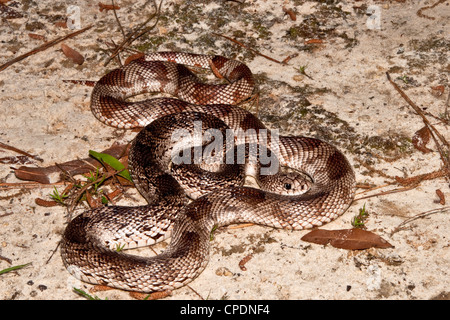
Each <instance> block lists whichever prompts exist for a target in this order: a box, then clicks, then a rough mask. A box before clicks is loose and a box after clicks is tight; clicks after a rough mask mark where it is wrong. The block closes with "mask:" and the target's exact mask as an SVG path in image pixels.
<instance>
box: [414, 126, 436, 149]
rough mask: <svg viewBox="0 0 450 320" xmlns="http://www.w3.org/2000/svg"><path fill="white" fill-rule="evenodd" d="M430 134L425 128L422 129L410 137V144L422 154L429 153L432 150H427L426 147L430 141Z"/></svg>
mask: <svg viewBox="0 0 450 320" xmlns="http://www.w3.org/2000/svg"><path fill="white" fill-rule="evenodd" d="M430 137H431V133H430V129H428V127H427V126H425V127H423V128H422V129H420V130H418V131H416V133H414V135H413V137H412V144H413V145H414V147H415V148H416V149H417V150H419V151H421V152H423V153H429V152H431V151H432V150H431V149H428V148H427V147H426V145H427V144H428V142H429V141H430Z"/></svg>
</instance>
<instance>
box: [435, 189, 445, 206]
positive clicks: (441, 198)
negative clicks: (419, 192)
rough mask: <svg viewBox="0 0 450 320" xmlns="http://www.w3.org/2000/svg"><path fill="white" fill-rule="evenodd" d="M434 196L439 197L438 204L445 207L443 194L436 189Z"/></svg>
mask: <svg viewBox="0 0 450 320" xmlns="http://www.w3.org/2000/svg"><path fill="white" fill-rule="evenodd" d="M436 194H437V196H438V197H439V203H440V204H442V205H445V196H444V193H443V192H442V191H441V189H437V190H436Z"/></svg>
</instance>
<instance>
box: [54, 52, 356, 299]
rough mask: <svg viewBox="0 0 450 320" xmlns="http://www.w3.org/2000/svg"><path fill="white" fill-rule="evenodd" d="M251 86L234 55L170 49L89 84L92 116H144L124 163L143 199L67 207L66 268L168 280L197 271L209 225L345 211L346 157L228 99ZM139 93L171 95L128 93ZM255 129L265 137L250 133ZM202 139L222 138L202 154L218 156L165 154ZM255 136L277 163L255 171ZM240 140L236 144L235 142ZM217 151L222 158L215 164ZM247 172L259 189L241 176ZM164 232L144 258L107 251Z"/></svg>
mask: <svg viewBox="0 0 450 320" xmlns="http://www.w3.org/2000/svg"><path fill="white" fill-rule="evenodd" d="M188 66H191V67H200V68H211V69H212V70H213V71H214V73H215V74H216V75H217V76H219V77H222V78H225V80H227V83H221V84H204V83H203V82H202V81H200V80H199V78H198V77H197V76H196V75H195V74H194V73H193V72H192V71H191V70H190V69H189V68H188ZM254 87H255V82H254V79H253V76H252V73H251V71H250V69H249V68H248V67H247V66H246V65H245V64H243V63H241V62H238V61H236V60H231V59H227V58H225V57H222V56H208V55H199V54H189V53H180V52H178V53H176V52H159V53H150V54H148V55H145V56H144V57H142V58H139V59H137V60H134V61H132V62H131V63H130V64H128V65H126V66H123V67H120V68H118V69H116V70H113V71H111V72H110V73H108V74H106V75H105V76H103V77H102V78H101V79H100V80H99V81H98V82H97V83H96V85H95V87H94V89H93V92H92V96H91V109H92V111H93V113H94V115H95V116H96V117H97V118H98V119H99V120H100V121H102V122H104V123H105V124H108V125H111V126H115V127H119V128H136V127H143V129H142V130H141V131H140V132H139V133H138V134H137V135H136V137H135V139H134V140H133V142H132V145H131V148H130V152H129V162H128V163H129V169H130V172H131V176H132V178H133V181H134V183H135V185H136V187H137V189H138V190H139V192H140V193H141V194H142V195H143V197H144V198H145V199H146V201H147V202H148V204H147V205H142V206H136V207H126V206H105V207H101V208H97V209H93V210H90V211H86V212H84V213H82V214H80V215H79V216H77V217H75V218H74V219H73V220H72V221H71V222H70V223H69V224H68V226H67V228H66V230H65V232H64V234H63V239H62V244H61V255H62V258H63V261H64V264H65V266H66V268H67V270H68V271H69V272H70V273H71V274H72V275H74V276H75V277H77V278H78V279H81V280H83V281H86V282H90V283H94V284H102V285H107V286H111V287H115V288H120V289H124V290H130V291H139V292H155V291H164V290H171V289H175V288H179V287H181V286H183V285H185V284H187V283H188V282H190V281H192V280H193V279H194V278H195V277H197V276H198V275H199V274H200V273H201V272H202V271H203V269H204V268H205V266H206V264H207V262H208V259H209V248H210V235H211V232H212V230H213V229H215V228H216V227H221V226H225V225H229V224H235V223H244V222H250V223H255V224H259V225H264V226H270V227H275V228H284V229H291V230H300V229H304V228H311V227H314V226H320V225H322V224H324V223H327V222H330V221H332V220H334V219H336V218H337V217H339V216H340V215H341V214H342V213H344V212H345V210H346V209H347V208H348V206H349V205H350V203H351V202H352V200H353V197H354V192H355V176H354V172H353V169H352V167H351V165H350V164H349V162H348V161H347V159H346V158H345V156H344V155H343V154H342V153H341V152H340V151H339V150H337V149H336V148H335V147H334V146H332V145H330V144H328V143H326V142H324V141H321V140H318V139H313V138H307V137H285V136H277V137H275V135H274V134H273V130H272V131H270V130H267V129H266V127H265V126H264V125H263V124H262V123H261V121H260V120H259V119H258V118H256V117H255V116H254V115H253V114H251V113H250V112H248V111H246V110H244V109H242V108H240V107H238V106H236V105H237V104H238V103H240V102H242V101H244V100H245V99H247V98H248V97H250V96H251V95H252V93H253V91H254ZM146 92H163V93H167V94H170V95H172V96H174V97H176V98H177V99H175V98H152V99H147V100H143V101H134V102H133V101H130V99H129V98H130V97H132V96H135V95H138V94H141V93H146ZM199 123H200V124H201V127H200V128H198V124H199ZM196 126H197V127H196ZM211 128H214V130H216V131H215V132H216V133H217V132H219V133H221V134H223V135H224V136H226V135H227V134H229V132H232V134H233V135H234V137H232V139H231V140H232V141H234V142H236V143H235V145H231V146H230V145H228V144H227V143H226V142H227V141H228V140H227V139H225V140H224V141H221V140H220V139H218V138H217V136H214V138H211V134H209V135H208V133H211V131H210V129H211ZM180 130H181V131H180ZM183 130H184V131H183ZM196 130H197V131H196ZM208 130H209V131H208ZM230 130H231V131H230ZM177 132H178V133H179V132H184V136H182V137H181V138H180V139H181V140H179V141H177V140H176V139H175V140H174V139H171V138H173V136H174V134H175V133H177ZM248 132H250V133H251V134H248ZM198 133H201V135H200V138H198ZM261 133H265V134H266V135H267V139H266V140H264V141H262V140H261V139H259V137H260V134H261ZM275 138H276V139H275ZM258 139H259V140H258ZM212 141H214V143H218V144H219V145H220V146H221V149H214V150H213V152H210V154H211V156H222V158H221V159H222V163H219V164H218V165H217V164H215V165H214V164H209V163H208V161H206V160H207V159H206V158H201V159H200V161H198V162H197V163H174V161H173V159H174V158H173V157H174V155H181V154H183V155H185V156H187V157H189V156H192V157H194V153H195V152H197V151H200V153H202V152H203V154H205V153H206V151H208V150H207V149H208V147H210V146H211V144H212ZM255 141H256V142H255ZM195 143H197V144H199V145H196V144H195ZM263 144H265V146H266V148H267V150H266V151H268V154H269V155H271V157H272V158H271V159H274V162H275V163H276V164H277V166H276V168H275V169H276V170H272V171H273V172H270V173H268V174H265V175H262V174H260V173H261V172H262V170H263V169H268V164H267V163H266V164H261V163H258V161H257V160H256V161H255V158H254V157H253V158H252V157H251V156H250V155H251V152H250V151H249V150H253V149H252V146H253V148H254V147H255V146H256V148H258V147H261V146H262V145H263ZM239 146H244V148H243V149H241V150H244V151H243V153H239V152H238V148H239ZM196 148H197V149H196ZM198 148H200V149H198ZM196 150H197V151H196ZM238 154H240V155H242V154H244V161H241V162H239V161H237V158H238V157H237V155H238ZM224 157H225V158H226V159H227V160H229V159H231V160H233V161H230V163H229V161H227V162H226V163H223V159H224ZM191 159H192V158H191ZM275 160H276V161H275ZM248 176H251V177H253V178H254V179H255V180H256V182H257V183H258V184H259V186H260V188H254V187H250V186H246V185H244V181H245V177H248ZM189 198H190V199H191V200H189ZM168 237H171V242H170V244H169V245H168V247H167V249H166V250H165V251H164V252H162V253H161V254H159V255H156V256H154V257H141V256H136V255H131V254H128V253H125V252H122V251H120V252H118V250H116V248H117V247H124V248H134V247H139V246H146V245H151V244H153V243H156V242H159V241H162V240H164V239H167V238H168Z"/></svg>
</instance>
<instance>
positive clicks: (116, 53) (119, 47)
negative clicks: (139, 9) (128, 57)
mask: <svg viewBox="0 0 450 320" xmlns="http://www.w3.org/2000/svg"><path fill="white" fill-rule="evenodd" d="M162 2H163V0H161V2H160V3H159V7H158V8H157V9H156V12H155V13H154V14H153V15H151V17H150V18H148V19H147V20H146V21H145V22H144V23H143V24H141V25H140V26H139V27H138V28H137V29H136V30H135V31H134V32H132V33H131V34H130V35H129V36H128V37H126V38H125V39H124V40H123V41H122V42H121V43H120V44H119V45H118V46H117V48H116V49H115V50H114V52H113V53H112V54H111V56H110V57H109V58H108V59H107V60H106V62H105V64H104V65H105V66H107V65H108V64H109V63H110V62H111V60H112V59H114V58H115V57H116V56H117V55H118V54H119V52H120V50H121V49H122V48H123V47H125V46H128V45H130V44H131V43H132V42H133V41H135V40H136V39H138V38H139V37H141V36H142V35H143V34H145V33H147V32H149V31H150V30H151V29H153V28H154V27H155V26H156V24H157V23H158V21H159V12H160V10H161V5H162ZM155 4H156V2H155ZM155 16H157V19H156V22H155V23H154V24H153V25H152V26H151V27H150V28H147V29H145V30H144V31H143V32H141V33H140V34H138V35H137V36H135V37H134V38H133V36H134V35H135V34H136V33H137V32H139V31H140V30H141V29H142V28H144V27H145V25H146V24H147V23H149V22H150V21H151V20H153V18H154V17H155Z"/></svg>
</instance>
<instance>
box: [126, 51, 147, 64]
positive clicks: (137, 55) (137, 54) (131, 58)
mask: <svg viewBox="0 0 450 320" xmlns="http://www.w3.org/2000/svg"><path fill="white" fill-rule="evenodd" d="M143 56H145V53H143V52H139V53H136V54H132V55H131V56H129V57H128V58H127V59H126V60H125V62H124V63H123V64H124V65H125V66H126V65H128V64H130V62H131V61H133V60H136V59H139V58H142V57H143Z"/></svg>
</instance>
